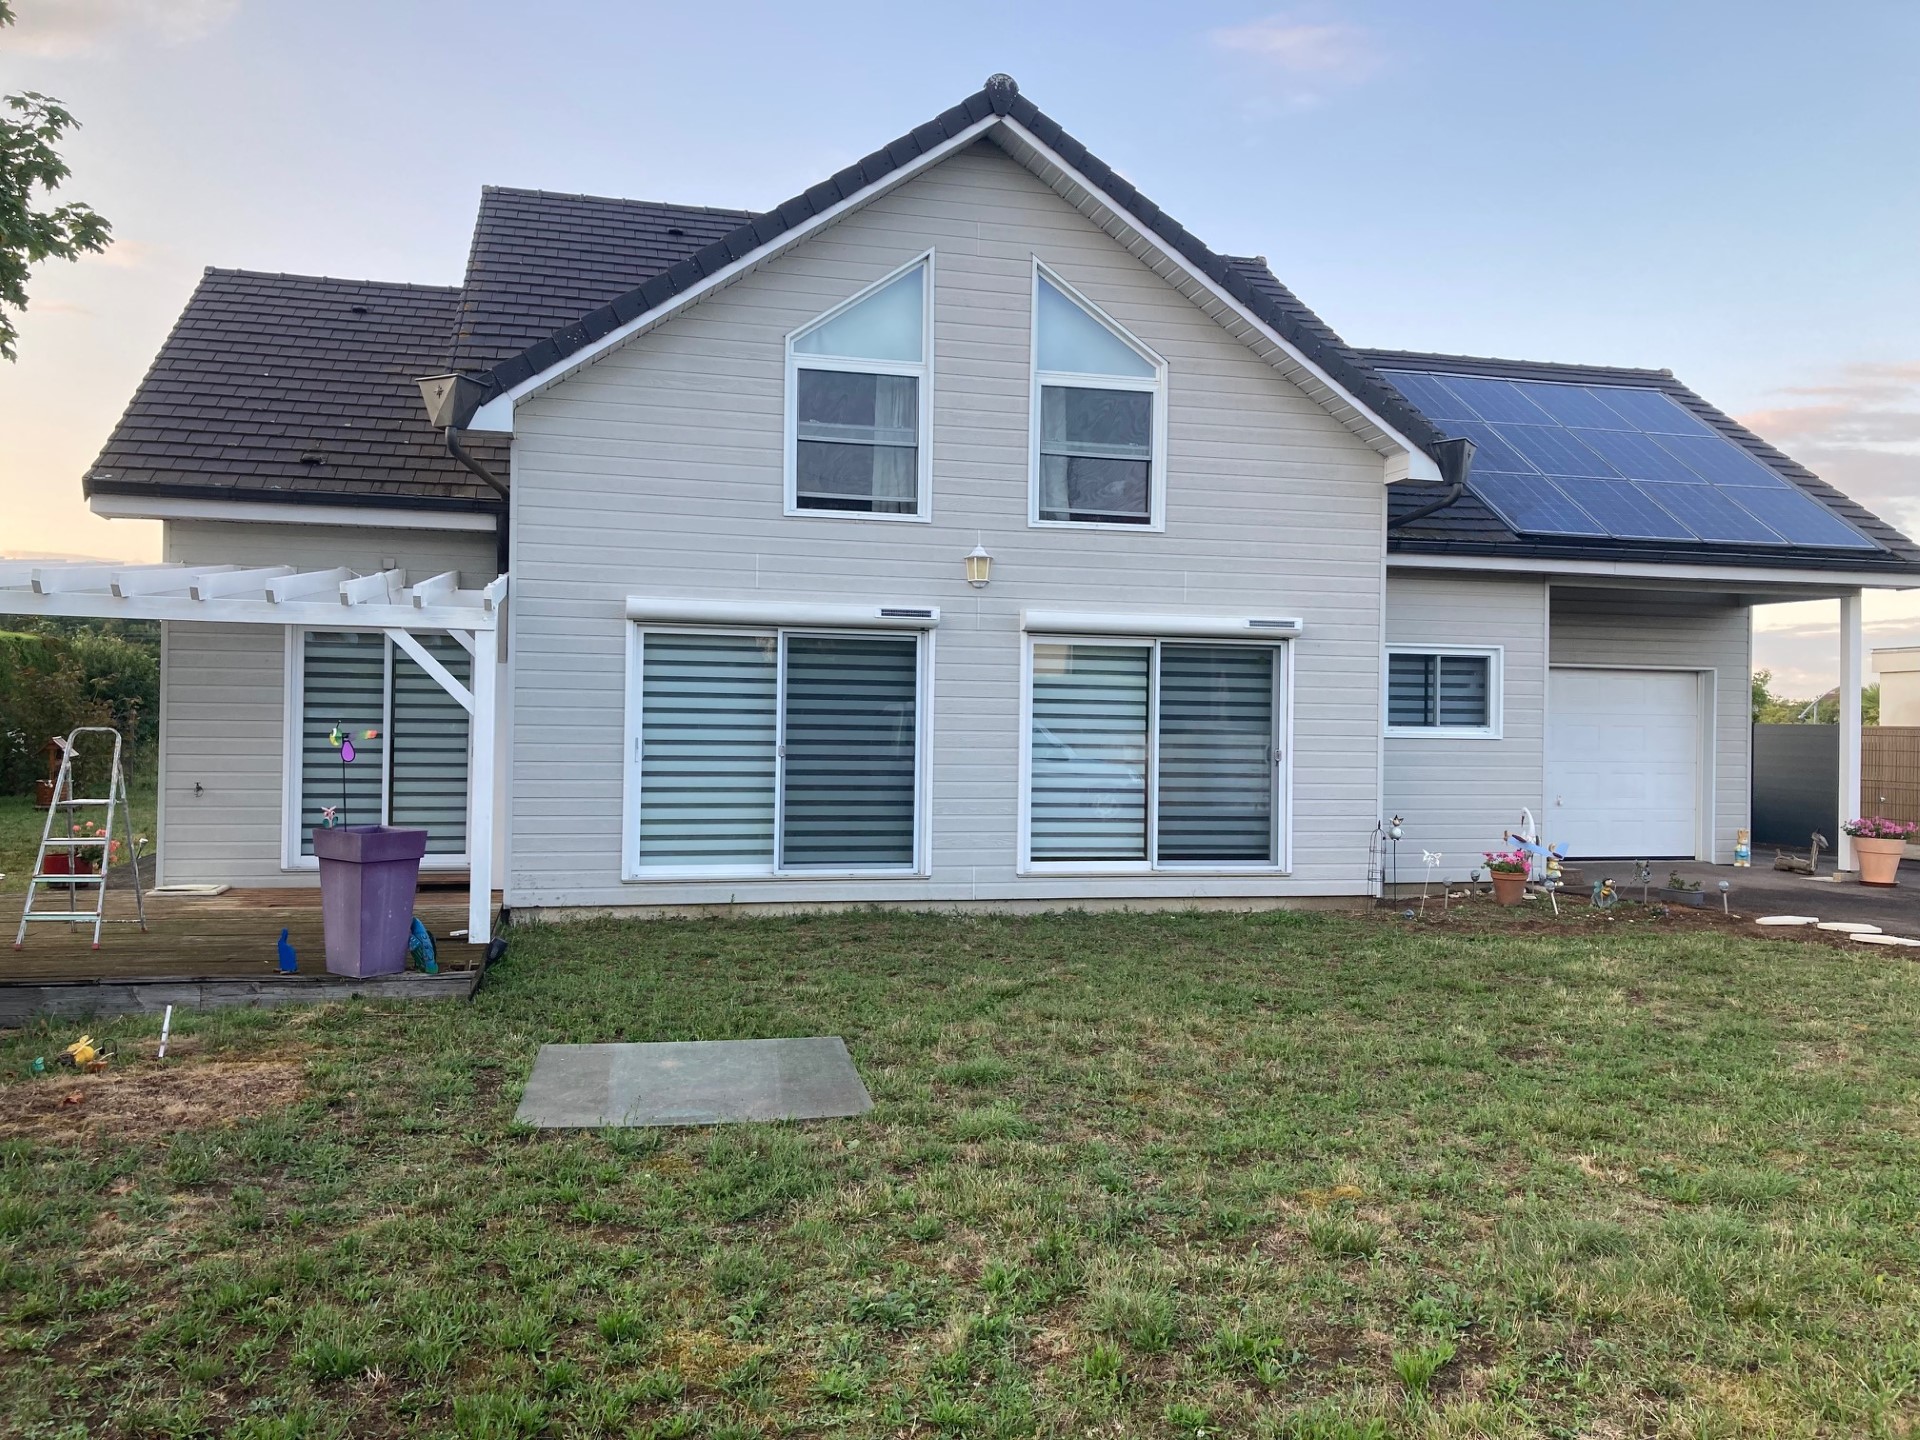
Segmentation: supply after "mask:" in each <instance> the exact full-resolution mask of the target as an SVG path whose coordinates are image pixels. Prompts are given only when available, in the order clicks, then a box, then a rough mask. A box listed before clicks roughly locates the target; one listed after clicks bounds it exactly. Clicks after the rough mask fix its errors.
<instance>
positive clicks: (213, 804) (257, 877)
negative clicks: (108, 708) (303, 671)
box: [159, 520, 495, 885]
mask: <svg viewBox="0 0 1920 1440" xmlns="http://www.w3.org/2000/svg"><path fill="white" fill-rule="evenodd" d="M163 548H164V558H165V559H168V560H178V561H182V562H184V563H187V564H199V565H219V564H235V565H294V566H298V567H301V568H304V569H327V568H331V567H333V566H337V565H346V566H350V567H351V568H353V569H355V570H363V571H366V570H374V569H378V568H379V567H380V566H381V565H382V563H383V562H385V561H388V560H392V561H393V562H394V563H396V564H397V565H399V566H400V567H401V568H403V569H405V570H408V571H410V572H412V573H413V574H414V575H415V576H417V577H419V578H425V577H426V576H428V575H437V574H439V573H440V572H442V571H445V570H459V571H462V572H463V583H468V584H482V583H485V581H487V580H490V579H491V578H492V577H493V575H494V573H495V571H494V551H493V536H492V535H490V534H481V533H478V532H474V531H432V530H383V529H356V528H353V527H350V526H344V525H256V524H236V523H233V522H230V521H218V520H169V521H167V522H166V538H165V542H164V547H163ZM285 695H286V631H285V630H284V629H282V628H281V627H280V626H277V625H197V624H187V623H185V622H169V623H167V624H166V625H164V626H163V627H162V639H161V664H160V784H161V791H160V836H159V841H160V866H161V873H160V881H161V883H163V884H192V883H224V884H228V885H311V884H314V883H315V876H314V874H313V873H312V872H311V871H308V872H304V873H300V872H295V873H289V872H287V871H284V870H282V869H281V868H280V848H281V847H280V826H281V794H282V779H283V766H284V757H285V747H286V704H285ZM196 785H198V786H199V787H200V789H199V790H198V791H196V790H195V789H194V787H195V786H196Z"/></svg>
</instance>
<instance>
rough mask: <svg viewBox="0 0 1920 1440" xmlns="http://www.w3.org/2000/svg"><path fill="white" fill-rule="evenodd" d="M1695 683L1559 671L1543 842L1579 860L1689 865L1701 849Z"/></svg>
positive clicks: (1553, 678)
mask: <svg viewBox="0 0 1920 1440" xmlns="http://www.w3.org/2000/svg"><path fill="white" fill-rule="evenodd" d="M1699 791H1700V677H1699V676H1698V675H1695V674H1693V673H1691V672H1688V671H1672V670H1573V669H1556V670H1554V671H1552V672H1551V673H1550V675H1549V677H1548V684H1547V813H1546V816H1545V821H1544V823H1545V826H1546V832H1547V840H1548V841H1549V843H1557V842H1561V841H1564V842H1565V843H1566V846H1567V853H1568V855H1569V856H1570V857H1572V858H1573V859H1574V860H1575V862H1576V863H1577V862H1578V861H1579V860H1580V859H1582V858H1587V859H1596V858H1602V857H1605V858H1614V859H1630V858H1641V857H1644V858H1647V859H1671V858H1691V857H1692V856H1693V854H1694V853H1695V851H1696V849H1697V847H1698V844H1699V839H1698V837H1699V834H1700V825H1699V819H1698V816H1699V804H1700V801H1699Z"/></svg>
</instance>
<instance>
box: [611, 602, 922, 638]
mask: <svg viewBox="0 0 1920 1440" xmlns="http://www.w3.org/2000/svg"><path fill="white" fill-rule="evenodd" d="M627 619H629V620H636V621H640V622H642V623H645V624H652V625H732V626H767V625H809V626H818V627H820V628H822V629H848V630H932V629H934V628H935V627H937V626H938V625H939V624H940V607H939V606H937V605H910V604H900V605H842V604H831V603H818V602H814V601H794V602H786V601H780V600H686V599H675V598H667V597H661V596H655V595H629V596H628V597H627Z"/></svg>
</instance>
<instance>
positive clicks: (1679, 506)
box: [1634, 480, 1787, 545]
mask: <svg viewBox="0 0 1920 1440" xmlns="http://www.w3.org/2000/svg"><path fill="white" fill-rule="evenodd" d="M1634 483H1635V485H1636V486H1637V487H1638V489H1639V490H1640V492H1641V493H1642V494H1644V495H1647V496H1649V497H1651V498H1652V499H1654V500H1656V501H1658V502H1659V505H1660V508H1661V509H1662V510H1665V511H1666V512H1667V513H1668V514H1669V515H1671V516H1673V518H1674V519H1676V520H1678V521H1680V522H1681V523H1682V524H1684V525H1686V526H1687V527H1688V528H1689V529H1691V530H1692V531H1693V533H1694V534H1696V535H1698V536H1699V537H1700V538H1701V539H1702V540H1720V541H1725V542H1727V543H1729V544H1740V545H1784V544H1786V543H1787V542H1786V541H1784V540H1782V539H1781V538H1780V536H1779V535H1778V534H1776V533H1775V532H1774V531H1773V529H1772V528H1771V527H1769V526H1766V525H1762V524H1761V523H1760V522H1759V521H1758V520H1756V519H1754V517H1753V516H1752V515H1751V514H1750V513H1748V512H1747V511H1745V510H1742V509H1741V508H1740V507H1739V506H1738V505H1736V504H1734V503H1733V501H1732V500H1730V499H1729V498H1728V497H1727V492H1726V491H1724V490H1719V489H1716V488H1714V487H1713V486H1711V485H1697V484H1696V485H1669V484H1667V483H1665V482H1663V481H1659V480H1639V481H1635V482H1634Z"/></svg>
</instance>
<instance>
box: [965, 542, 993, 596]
mask: <svg viewBox="0 0 1920 1440" xmlns="http://www.w3.org/2000/svg"><path fill="white" fill-rule="evenodd" d="M992 576H993V556H991V555H989V554H988V553H987V547H986V546H984V545H979V544H976V545H975V546H974V547H973V549H971V550H969V551H968V552H967V583H968V584H969V585H971V586H973V588H974V589H976V590H984V589H986V588H987V581H988V580H989V579H991V578H992Z"/></svg>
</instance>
